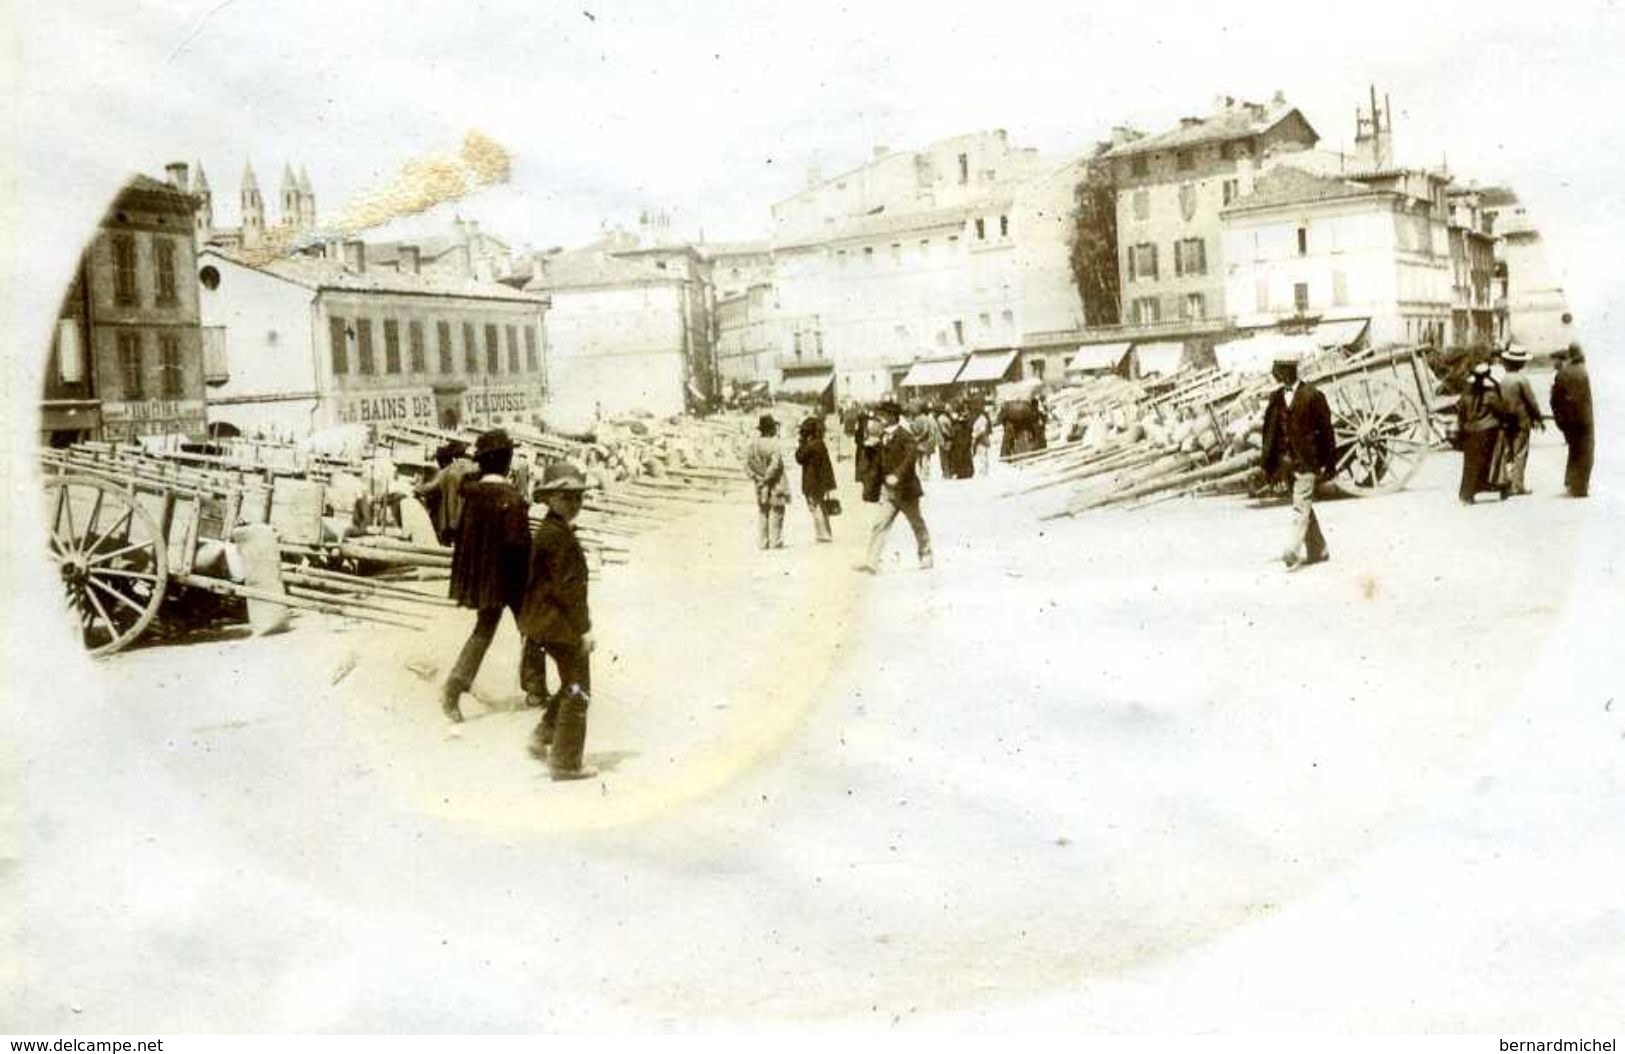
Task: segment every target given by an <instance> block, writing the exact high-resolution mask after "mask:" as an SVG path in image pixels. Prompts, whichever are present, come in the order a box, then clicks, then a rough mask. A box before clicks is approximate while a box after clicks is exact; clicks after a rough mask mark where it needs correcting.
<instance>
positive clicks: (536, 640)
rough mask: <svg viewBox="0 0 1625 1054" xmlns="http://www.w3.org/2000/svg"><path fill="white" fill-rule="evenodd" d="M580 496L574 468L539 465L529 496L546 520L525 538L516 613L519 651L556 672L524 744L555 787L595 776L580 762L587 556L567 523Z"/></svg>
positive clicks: (586, 675)
mask: <svg viewBox="0 0 1625 1054" xmlns="http://www.w3.org/2000/svg"><path fill="white" fill-rule="evenodd" d="M586 490H587V481H586V478H585V477H584V476H582V474H581V471H580V470H579V469H577V468H576V467H575V466H574V465H571V464H569V463H568V462H565V461H555V462H553V463H552V464H550V465H548V466H547V471H546V472H545V473H543V475H542V481H541V483H540V484H539V485H538V486H537V487H536V494H537V497H538V498H539V499H540V500H541V502H542V503H543V504H544V505H546V506H547V518H546V519H544V520H543V521H542V522H541V524H540V525H539V526H538V527H537V528H536V534H535V535H534V536H533V537H532V539H531V545H530V574H529V576H528V577H527V579H526V582H525V595H524V600H523V602H522V603H521V605H520V607H519V631H520V632H521V633H523V634H524V635H525V642H526V650H527V651H531V650H533V649H540V650H541V651H543V652H545V653H546V654H548V655H551V656H552V657H553V662H554V663H555V664H556V665H557V666H558V668H559V681H560V687H559V691H558V693H557V694H556V695H554V696H552V697H551V698H549V699H548V700H547V702H546V704H545V705H544V706H543V708H542V720H541V723H540V724H538V725H537V726H536V731H535V733H534V734H533V735H532V737H531V744H530V752H531V754H532V755H533V756H534V757H536V758H537V759H538V760H545V761H546V762H547V763H548V768H549V770H550V772H551V774H552V776H553V778H554V779H556V780H579V779H588V778H590V777H592V776H595V775H597V774H598V773H597V771H596V770H594V769H590V768H586V767H584V766H583V765H582V762H581V755H582V750H583V749H584V748H585V746H586V742H587V707H588V705H589V704H590V703H591V693H592V671H591V668H590V666H589V664H588V656H590V655H591V654H592V650H593V636H592V616H591V614H590V613H589V612H588V610H587V556H586V553H584V552H583V551H582V549H581V542H580V541H578V540H577V539H576V532H575V528H574V527H573V526H572V523H573V522H574V521H575V518H576V517H577V516H578V515H580V514H581V503H582V500H583V496H584V494H585V492H586ZM538 665H539V663H538Z"/></svg>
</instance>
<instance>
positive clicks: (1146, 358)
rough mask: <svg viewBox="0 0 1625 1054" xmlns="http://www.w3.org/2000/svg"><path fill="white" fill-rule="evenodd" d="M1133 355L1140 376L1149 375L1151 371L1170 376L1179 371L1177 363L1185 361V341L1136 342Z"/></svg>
mask: <svg viewBox="0 0 1625 1054" xmlns="http://www.w3.org/2000/svg"><path fill="white" fill-rule="evenodd" d="M1134 357H1135V359H1136V360H1137V361H1138V362H1139V366H1140V376H1141V377H1149V376H1150V375H1151V374H1153V373H1157V374H1161V375H1162V376H1164V377H1171V376H1173V375H1174V374H1175V373H1178V372H1179V364H1180V363H1182V362H1184V361H1185V342H1184V341H1182V340H1161V341H1154V342H1152V343H1149V344H1136V345H1135V346H1134Z"/></svg>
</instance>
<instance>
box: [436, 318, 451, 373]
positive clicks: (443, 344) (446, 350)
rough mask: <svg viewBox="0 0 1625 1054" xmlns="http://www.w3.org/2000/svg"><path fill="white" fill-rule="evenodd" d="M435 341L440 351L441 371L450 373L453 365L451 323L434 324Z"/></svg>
mask: <svg viewBox="0 0 1625 1054" xmlns="http://www.w3.org/2000/svg"><path fill="white" fill-rule="evenodd" d="M434 337H435V343H436V345H437V346H438V349H439V352H440V372H441V373H450V372H451V371H452V365H451V361H452V360H451V323H450V322H436V323H435V324H434Z"/></svg>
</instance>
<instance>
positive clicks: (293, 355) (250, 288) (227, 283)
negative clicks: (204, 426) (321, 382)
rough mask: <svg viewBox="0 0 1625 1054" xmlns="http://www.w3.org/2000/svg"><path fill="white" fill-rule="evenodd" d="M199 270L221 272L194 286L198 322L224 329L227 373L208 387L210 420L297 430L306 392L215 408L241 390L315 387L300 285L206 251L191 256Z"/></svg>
mask: <svg viewBox="0 0 1625 1054" xmlns="http://www.w3.org/2000/svg"><path fill="white" fill-rule="evenodd" d="M198 267H199V270H200V271H201V270H202V269H203V268H205V267H213V268H214V269H215V270H216V271H218V272H219V274H220V284H219V286H218V287H217V288H215V289H212V290H211V289H209V288H208V287H207V286H206V285H201V284H200V285H199V292H198V296H199V310H200V313H201V315H202V321H203V325H205V326H222V327H224V328H225V341H226V364H227V368H228V370H229V371H230V374H231V379H230V381H228V382H227V383H226V384H223V385H220V386H218V387H212V388H209V389H208V393H207V394H208V399H209V401H210V405H209V406H208V410H207V415H208V420H209V422H210V423H211V424H213V423H215V422H220V421H224V422H229V423H231V424H234V425H236V426H237V427H238V428H240V429H242V430H243V431H244V432H247V433H253V432H255V431H267V432H275V433H280V434H285V435H304V434H305V433H306V432H307V431H308V430H309V428H310V426H311V421H312V418H311V414H310V408H311V405H312V404H311V402H310V400H309V399H308V398H304V399H295V400H294V401H287V402H263V403H255V404H247V405H224V406H217V405H214V403H216V402H218V400H220V399H224V398H232V397H243V396H266V397H275V396H288V397H294V396H300V395H308V393H310V392H313V391H316V390H317V388H318V382H317V377H316V366H315V362H314V360H313V357H312V331H311V302H312V300H313V299H314V295H315V294H314V293H313V292H312V291H311V290H309V289H306V288H305V287H303V286H300V285H295V284H294V283H292V282H288V281H284V280H283V279H280V278H277V277H274V276H272V275H269V274H266V273H265V272H263V271H258V270H255V269H254V268H251V267H244V266H242V265H241V264H238V263H234V262H232V261H230V260H227V259H225V258H223V257H220V256H217V255H214V254H212V253H205V254H203V255H202V256H200V257H199V259H198Z"/></svg>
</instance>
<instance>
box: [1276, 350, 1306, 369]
mask: <svg viewBox="0 0 1625 1054" xmlns="http://www.w3.org/2000/svg"><path fill="white" fill-rule="evenodd" d="M1270 361H1271V362H1273V363H1274V364H1275V365H1277V366H1296V365H1298V363H1300V362H1302V361H1303V349H1302V348H1291V347H1287V348H1282V349H1281V350H1280V351H1277V352H1276V353H1275V357H1274V358H1272V359H1271V360H1270Z"/></svg>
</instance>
